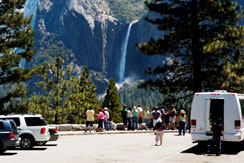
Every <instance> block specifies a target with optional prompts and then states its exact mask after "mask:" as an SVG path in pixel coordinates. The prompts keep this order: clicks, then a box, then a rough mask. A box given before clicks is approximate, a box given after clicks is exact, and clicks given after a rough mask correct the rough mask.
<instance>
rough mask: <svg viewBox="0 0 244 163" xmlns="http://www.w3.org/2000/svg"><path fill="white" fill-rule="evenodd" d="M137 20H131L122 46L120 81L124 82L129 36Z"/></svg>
mask: <svg viewBox="0 0 244 163" xmlns="http://www.w3.org/2000/svg"><path fill="white" fill-rule="evenodd" d="M135 22H136V21H134V22H131V23H130V24H129V26H128V29H127V33H126V36H125V39H124V41H123V44H122V47H121V59H120V64H119V83H122V82H123V81H124V79H125V65H126V54H127V46H128V41H129V37H130V31H131V27H132V25H133V24H134V23H135Z"/></svg>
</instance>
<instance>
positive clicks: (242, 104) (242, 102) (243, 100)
mask: <svg viewBox="0 0 244 163" xmlns="http://www.w3.org/2000/svg"><path fill="white" fill-rule="evenodd" d="M239 101H240V105H241V114H242V119H244V99H239Z"/></svg>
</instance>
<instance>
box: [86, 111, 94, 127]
mask: <svg viewBox="0 0 244 163" xmlns="http://www.w3.org/2000/svg"><path fill="white" fill-rule="evenodd" d="M94 114H95V112H94V110H93V109H92V108H91V107H89V109H88V110H87V111H86V129H85V132H87V129H89V131H90V132H91V128H93V123H94Z"/></svg>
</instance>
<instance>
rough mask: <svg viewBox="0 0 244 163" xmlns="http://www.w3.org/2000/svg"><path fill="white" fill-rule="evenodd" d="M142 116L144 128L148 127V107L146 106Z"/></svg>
mask: <svg viewBox="0 0 244 163" xmlns="http://www.w3.org/2000/svg"><path fill="white" fill-rule="evenodd" d="M143 118H144V122H145V125H146V128H148V126H149V118H150V111H149V107H146V109H145V111H144V114H143Z"/></svg>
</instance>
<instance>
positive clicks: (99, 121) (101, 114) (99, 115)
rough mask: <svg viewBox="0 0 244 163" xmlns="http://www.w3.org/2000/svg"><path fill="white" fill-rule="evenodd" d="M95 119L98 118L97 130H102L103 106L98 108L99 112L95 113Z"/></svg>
mask: <svg viewBox="0 0 244 163" xmlns="http://www.w3.org/2000/svg"><path fill="white" fill-rule="evenodd" d="M97 120H98V130H97V131H98V132H99V131H100V132H102V131H103V121H104V110H103V108H99V112H98V114H97Z"/></svg>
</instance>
